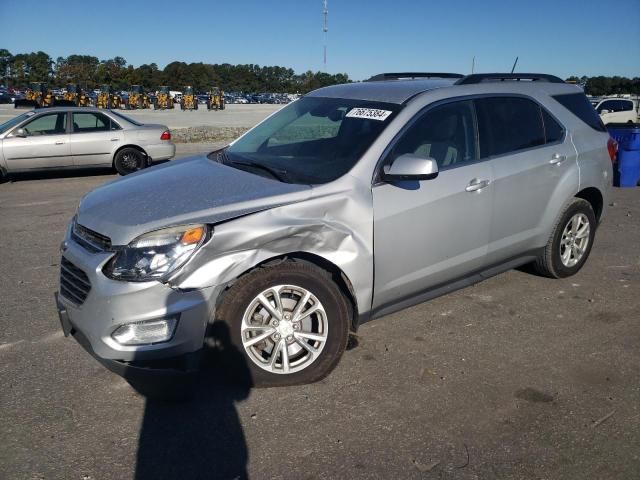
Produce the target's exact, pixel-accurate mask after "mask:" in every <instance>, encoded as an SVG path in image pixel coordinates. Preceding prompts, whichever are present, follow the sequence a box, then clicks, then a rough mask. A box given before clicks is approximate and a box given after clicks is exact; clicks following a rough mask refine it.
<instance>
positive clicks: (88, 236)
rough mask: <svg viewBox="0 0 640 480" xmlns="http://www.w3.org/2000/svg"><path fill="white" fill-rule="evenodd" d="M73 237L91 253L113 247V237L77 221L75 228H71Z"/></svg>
mask: <svg viewBox="0 0 640 480" xmlns="http://www.w3.org/2000/svg"><path fill="white" fill-rule="evenodd" d="M71 238H72V239H73V241H74V242H76V243H77V244H78V245H80V246H81V247H83V248H84V249H85V250H88V251H89V252H91V253H99V252H104V251H107V250H110V249H111V239H110V238H109V237H105V236H104V235H101V234H99V233H98V232H94V231H93V230H89V229H88V228H87V227H83V226H82V225H80V224H79V223H76V222H74V223H73V228H72V229H71Z"/></svg>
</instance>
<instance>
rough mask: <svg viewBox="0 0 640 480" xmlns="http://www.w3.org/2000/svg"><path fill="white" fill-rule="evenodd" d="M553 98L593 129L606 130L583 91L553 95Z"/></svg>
mask: <svg viewBox="0 0 640 480" xmlns="http://www.w3.org/2000/svg"><path fill="white" fill-rule="evenodd" d="M553 98H554V99H555V100H557V101H558V102H560V104H561V105H562V106H563V107H565V108H566V109H567V110H569V111H570V112H571V113H573V114H574V115H575V116H576V117H578V118H579V119H580V120H582V121H583V122H584V123H586V124H587V125H589V126H590V127H591V128H593V129H594V130H598V131H599V132H606V131H607V129H606V127H605V126H604V123H602V120H601V119H600V117H599V116H598V114H597V113H596V111H595V109H594V108H593V105H591V103H589V100H587V97H586V96H585V95H584V93H569V94H566V95H555V96H554V97H553Z"/></svg>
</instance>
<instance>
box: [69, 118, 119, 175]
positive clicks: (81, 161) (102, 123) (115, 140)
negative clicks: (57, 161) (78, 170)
mask: <svg viewBox="0 0 640 480" xmlns="http://www.w3.org/2000/svg"><path fill="white" fill-rule="evenodd" d="M71 115H72V120H73V121H72V127H73V129H72V132H71V135H70V143H71V155H72V156H73V163H74V165H77V166H92V165H111V163H112V161H113V158H112V156H113V151H114V150H115V148H116V147H117V145H118V144H120V143H121V142H122V139H123V134H122V129H121V128H120V126H119V125H118V124H117V123H116V122H114V121H113V120H111V118H110V117H108V116H107V115H105V114H104V113H101V112H72V114H71Z"/></svg>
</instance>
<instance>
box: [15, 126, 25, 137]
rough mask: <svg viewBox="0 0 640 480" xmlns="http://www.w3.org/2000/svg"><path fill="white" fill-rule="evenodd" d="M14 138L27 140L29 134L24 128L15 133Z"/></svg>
mask: <svg viewBox="0 0 640 480" xmlns="http://www.w3.org/2000/svg"><path fill="white" fill-rule="evenodd" d="M13 136H14V137H19V138H27V132H25V131H24V130H23V129H22V128H19V129H17V130H16V131H15V132H13Z"/></svg>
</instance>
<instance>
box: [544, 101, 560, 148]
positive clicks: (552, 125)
mask: <svg viewBox="0 0 640 480" xmlns="http://www.w3.org/2000/svg"><path fill="white" fill-rule="evenodd" d="M542 121H543V122H544V136H545V140H546V141H547V143H555V142H559V141H560V140H562V136H563V135H564V129H563V128H562V125H560V124H559V123H558V122H557V121H556V119H555V118H553V117H552V116H551V115H549V114H548V113H547V111H546V110H544V109H542Z"/></svg>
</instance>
